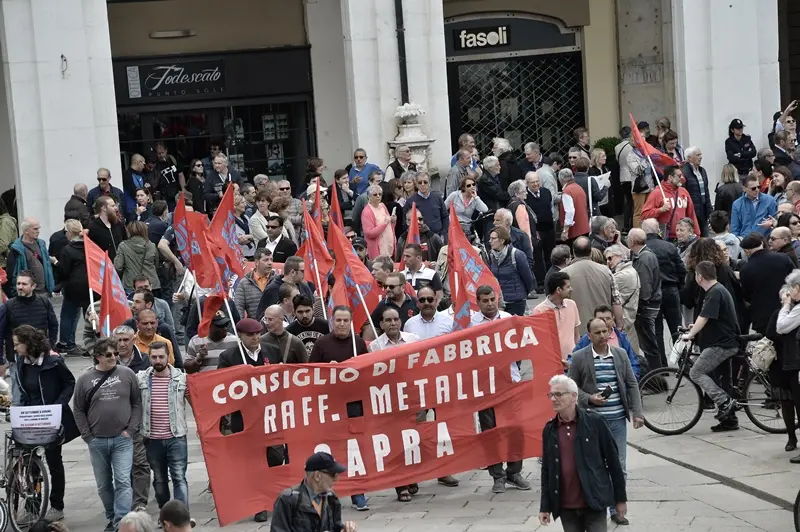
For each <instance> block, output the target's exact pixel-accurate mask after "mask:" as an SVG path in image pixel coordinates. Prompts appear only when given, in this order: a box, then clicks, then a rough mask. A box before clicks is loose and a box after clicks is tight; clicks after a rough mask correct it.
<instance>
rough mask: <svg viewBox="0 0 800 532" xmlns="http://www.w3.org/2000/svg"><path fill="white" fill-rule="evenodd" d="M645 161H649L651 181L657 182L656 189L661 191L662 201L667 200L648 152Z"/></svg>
mask: <svg viewBox="0 0 800 532" xmlns="http://www.w3.org/2000/svg"><path fill="white" fill-rule="evenodd" d="M647 162H649V163H650V169H651V170H652V171H653V181H655V182H656V183H657V184H658V190H660V191H661V197H662V198H663V199H664V203H666V202H667V196H666V195H665V194H664V189H663V187H662V186H661V180H660V179H659V178H658V172H656V167H655V165H654V164H653V159H651V158H650V154H649V153H648V154H647ZM675 207H676V205H673V206H672V208H673V209H674V208H675Z"/></svg>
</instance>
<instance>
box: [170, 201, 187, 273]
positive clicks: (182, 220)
mask: <svg viewBox="0 0 800 532" xmlns="http://www.w3.org/2000/svg"><path fill="white" fill-rule="evenodd" d="M172 229H173V231H175V245H176V246H177V247H178V252H179V253H180V254H181V259H182V260H183V264H184V265H188V264H189V255H190V253H191V252H190V250H189V247H190V246H189V228H188V227H187V226H186V200H185V199H184V197H183V192H181V197H180V198H178V203H177V205H175V212H173V213H172Z"/></svg>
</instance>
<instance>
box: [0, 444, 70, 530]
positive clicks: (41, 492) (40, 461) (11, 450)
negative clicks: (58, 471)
mask: <svg viewBox="0 0 800 532" xmlns="http://www.w3.org/2000/svg"><path fill="white" fill-rule="evenodd" d="M62 440H63V430H62V433H60V434H59V435H58V438H57V439H56V440H55V441H53V442H51V443H48V444H26V443H21V442H19V441H17V440H16V439H15V438H14V435H13V434H12V431H6V437H5V453H4V454H3V471H4V474H3V475H2V476H0V489H5V490H6V504H7V506H8V511H7V516H6V518H7V520H8V523H9V524H11V529H12V530H14V532H26V531H27V530H29V529H30V528H31V527H33V525H35V524H36V523H38V522H39V521H41V520H42V519H44V516H45V514H46V513H47V505H48V503H49V500H50V472H49V470H48V468H47V464H46V462H45V460H44V454H45V451H46V450H47V449H48V448H49V447H50V446H55V445H60V444H61V442H62ZM1 530H5V525H3V524H2V523H0V531H1Z"/></svg>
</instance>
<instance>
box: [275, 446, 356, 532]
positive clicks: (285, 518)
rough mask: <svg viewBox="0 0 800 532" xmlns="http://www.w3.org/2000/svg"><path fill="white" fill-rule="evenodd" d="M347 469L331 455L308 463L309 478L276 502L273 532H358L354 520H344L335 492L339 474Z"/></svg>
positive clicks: (285, 491)
mask: <svg viewBox="0 0 800 532" xmlns="http://www.w3.org/2000/svg"><path fill="white" fill-rule="evenodd" d="M346 470H347V468H346V467H344V466H343V465H342V464H339V463H337V462H336V461H335V460H334V459H333V456H331V455H330V454H328V453H322V452H320V453H315V454H312V455H311V456H310V457H309V458H308V460H306V477H305V478H304V479H303V481H302V482H301V483H300V485H299V486H295V487H294V488H288V489H286V490H284V491H283V493H281V495H280V497H278V500H277V501H275V514H274V515H273V516H272V523H271V525H270V531H271V532H318V531H319V530H329V531H331V532H356V524H355V522H353V521H345V522H343V521H342V504H341V502H339V498H338V497H337V496H336V494H334V493H333V485H334V484H335V483H336V479H337V477H338V475H340V474H342V473H344V472H345V471H346Z"/></svg>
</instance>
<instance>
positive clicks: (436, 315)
mask: <svg viewBox="0 0 800 532" xmlns="http://www.w3.org/2000/svg"><path fill="white" fill-rule="evenodd" d="M417 308H418V309H419V314H417V315H416V316H412V317H410V318H408V321H406V324H405V326H404V327H403V330H404V331H405V332H407V333H414V334H415V335H417V336H419V337H420V338H421V339H423V340H427V339H428V338H436V337H437V336H442V335H443V334H447V333H449V332H452V330H453V315H452V314H449V313H448V312H447V311H446V310H443V311H441V312H436V292H435V291H434V289H433V288H431V287H430V286H423V287H422V288H420V289H419V290H418V291H417Z"/></svg>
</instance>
